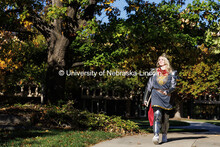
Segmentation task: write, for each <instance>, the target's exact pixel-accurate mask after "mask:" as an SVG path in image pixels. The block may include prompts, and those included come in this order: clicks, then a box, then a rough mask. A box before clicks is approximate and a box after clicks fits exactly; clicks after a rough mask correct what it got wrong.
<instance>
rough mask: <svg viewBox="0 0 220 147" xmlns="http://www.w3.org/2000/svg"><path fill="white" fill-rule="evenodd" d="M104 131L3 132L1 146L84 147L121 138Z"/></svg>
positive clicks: (1, 133) (0, 135)
mask: <svg viewBox="0 0 220 147" xmlns="http://www.w3.org/2000/svg"><path fill="white" fill-rule="evenodd" d="M119 136H120V135H119V134H116V133H109V132H103V131H72V130H68V131H67V130H29V131H23V130H20V131H1V132H0V137H1V140H0V146H36V147H39V146H42V147H46V146H54V147H60V146H74V147H84V146H89V145H92V144H96V143H98V142H100V141H103V140H108V139H112V138H115V137H119Z"/></svg>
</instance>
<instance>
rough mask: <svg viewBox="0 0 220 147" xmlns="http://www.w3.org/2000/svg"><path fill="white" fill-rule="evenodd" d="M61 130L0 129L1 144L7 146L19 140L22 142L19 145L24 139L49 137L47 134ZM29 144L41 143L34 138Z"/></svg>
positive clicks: (53, 133) (51, 134)
mask: <svg viewBox="0 0 220 147" xmlns="http://www.w3.org/2000/svg"><path fill="white" fill-rule="evenodd" d="M62 131H70V130H62ZM58 132H60V130H52V131H48V130H42V129H29V130H24V129H16V130H13V131H11V130H1V131H0V146H7V145H8V144H9V145H10V144H11V143H12V142H13V141H14V142H16V141H19V140H20V142H19V143H18V144H16V145H19V144H20V143H21V144H22V143H23V140H25V139H30V138H36V137H47V136H53V135H57V133H58ZM27 142H28V144H30V143H35V144H40V142H39V141H37V140H35V139H32V140H31V141H27Z"/></svg>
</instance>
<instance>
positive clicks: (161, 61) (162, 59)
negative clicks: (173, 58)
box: [158, 57, 165, 66]
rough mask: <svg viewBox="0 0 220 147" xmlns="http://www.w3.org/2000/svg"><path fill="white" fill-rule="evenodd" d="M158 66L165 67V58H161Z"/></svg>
mask: <svg viewBox="0 0 220 147" xmlns="http://www.w3.org/2000/svg"><path fill="white" fill-rule="evenodd" d="M158 64H159V66H164V65H165V60H164V58H163V57H159V59H158Z"/></svg>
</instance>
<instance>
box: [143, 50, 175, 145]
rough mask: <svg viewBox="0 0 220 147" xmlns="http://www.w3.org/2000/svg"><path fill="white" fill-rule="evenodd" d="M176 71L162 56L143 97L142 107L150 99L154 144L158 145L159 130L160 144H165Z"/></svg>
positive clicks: (163, 55)
mask: <svg viewBox="0 0 220 147" xmlns="http://www.w3.org/2000/svg"><path fill="white" fill-rule="evenodd" d="M176 73H177V72H176V71H173V70H172V67H171V65H170V62H169V60H168V58H167V57H166V54H162V55H161V56H160V57H159V58H158V61H157V68H156V71H155V73H154V74H153V76H151V77H150V78H149V81H148V84H147V86H146V88H145V94H144V97H143V103H144V105H146V106H148V103H149V101H150V100H149V99H150V98H151V107H152V108H153V112H154V114H153V115H154V120H153V132H154V137H153V139H152V141H153V143H154V144H159V133H160V129H161V132H162V142H167V132H168V129H169V112H170V110H172V105H171V104H170V98H171V93H172V92H173V91H174V90H175V88H176V78H177V76H176Z"/></svg>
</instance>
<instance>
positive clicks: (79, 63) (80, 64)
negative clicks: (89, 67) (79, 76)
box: [72, 62, 84, 67]
mask: <svg viewBox="0 0 220 147" xmlns="http://www.w3.org/2000/svg"><path fill="white" fill-rule="evenodd" d="M83 65H84V63H83V62H75V63H73V64H72V67H78V66H83Z"/></svg>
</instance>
